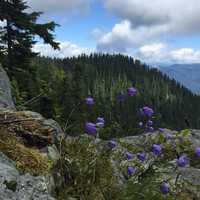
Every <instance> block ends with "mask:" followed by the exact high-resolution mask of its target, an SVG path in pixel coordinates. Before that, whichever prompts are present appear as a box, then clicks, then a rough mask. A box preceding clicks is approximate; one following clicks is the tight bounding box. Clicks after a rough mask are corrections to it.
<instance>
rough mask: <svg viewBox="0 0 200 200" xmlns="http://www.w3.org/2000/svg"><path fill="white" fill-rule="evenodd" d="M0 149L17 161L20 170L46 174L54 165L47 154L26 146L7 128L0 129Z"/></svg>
mask: <svg viewBox="0 0 200 200" xmlns="http://www.w3.org/2000/svg"><path fill="white" fill-rule="evenodd" d="M0 151H1V152H3V153H4V154H5V155H6V156H8V157H9V158H10V159H11V160H13V161H15V162H16V166H17V168H18V169H19V170H21V171H23V172H28V173H30V174H31V175H34V176H37V175H45V174H47V173H48V172H49V171H50V169H51V167H52V162H51V161H50V160H49V159H48V158H47V156H46V155H44V154H42V153H41V152H40V151H39V150H38V149H36V148H30V147H26V146H25V145H24V144H23V143H22V142H21V141H20V140H19V139H18V138H17V137H16V136H14V135H13V134H10V133H9V132H8V130H7V129H5V128H1V129H0Z"/></svg>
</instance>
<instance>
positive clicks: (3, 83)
mask: <svg viewBox="0 0 200 200" xmlns="http://www.w3.org/2000/svg"><path fill="white" fill-rule="evenodd" d="M0 108H7V109H15V105H14V103H13V99H12V95H11V85H10V81H9V78H8V76H7V74H6V72H5V70H4V69H3V68H2V66H1V64H0Z"/></svg>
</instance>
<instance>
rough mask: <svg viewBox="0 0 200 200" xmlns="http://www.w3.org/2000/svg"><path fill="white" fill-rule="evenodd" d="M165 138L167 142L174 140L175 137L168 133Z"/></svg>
mask: <svg viewBox="0 0 200 200" xmlns="http://www.w3.org/2000/svg"><path fill="white" fill-rule="evenodd" d="M165 138H166V139H167V140H171V139H172V138H173V135H172V134H171V133H166V134H165Z"/></svg>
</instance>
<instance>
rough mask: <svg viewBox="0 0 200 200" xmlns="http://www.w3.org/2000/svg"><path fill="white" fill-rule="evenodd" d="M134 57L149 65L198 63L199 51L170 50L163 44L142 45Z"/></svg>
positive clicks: (188, 49)
mask: <svg viewBox="0 0 200 200" xmlns="http://www.w3.org/2000/svg"><path fill="white" fill-rule="evenodd" d="M135 56H136V57H138V58H140V59H141V60H143V61H145V62H147V63H151V64H156V63H158V64H159V63H200V51H198V50H194V49H191V48H180V49H172V48H170V47H169V46H168V45H167V44H165V43H152V44H148V45H144V46H142V47H140V48H139V49H138V51H137V53H136V54H135Z"/></svg>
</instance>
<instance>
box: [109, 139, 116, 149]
mask: <svg viewBox="0 0 200 200" xmlns="http://www.w3.org/2000/svg"><path fill="white" fill-rule="evenodd" d="M108 146H109V147H110V148H111V149H114V148H115V147H116V146H117V142H116V141H114V140H110V141H109V142H108Z"/></svg>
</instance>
